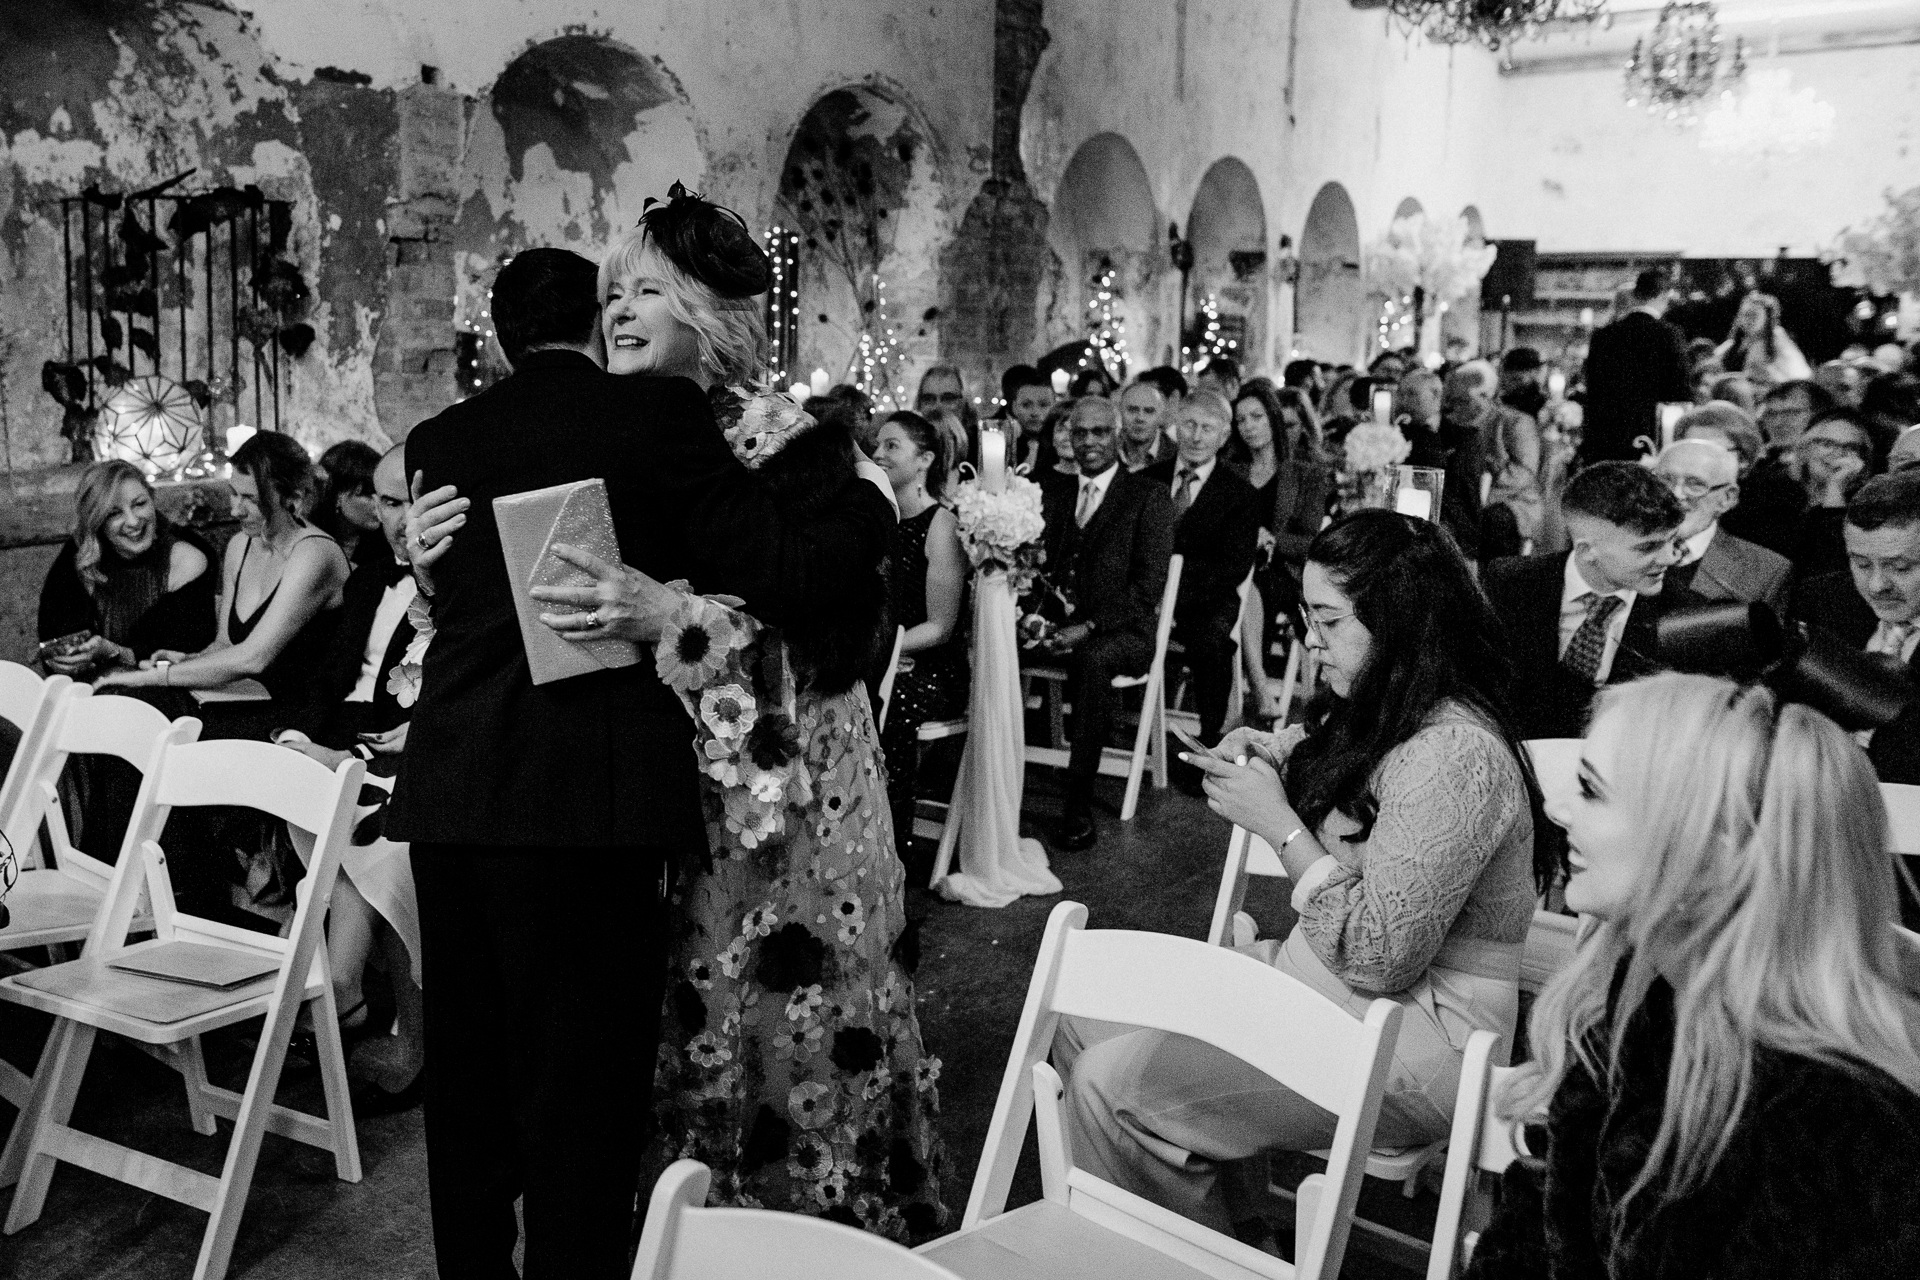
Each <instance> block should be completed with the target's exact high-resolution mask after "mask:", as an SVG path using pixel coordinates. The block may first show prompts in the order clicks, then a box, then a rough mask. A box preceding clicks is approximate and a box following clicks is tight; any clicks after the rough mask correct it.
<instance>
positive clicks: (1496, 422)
mask: <svg viewBox="0 0 1920 1280" xmlns="http://www.w3.org/2000/svg"><path fill="white" fill-rule="evenodd" d="M1499 389H1500V375H1499V374H1498V373H1496V372H1495V371H1494V368H1493V365H1492V364H1490V363H1489V362H1487V361H1485V360H1469V361H1467V362H1466V363H1465V364H1463V365H1461V366H1460V367H1459V368H1457V369H1455V370H1454V371H1453V372H1452V373H1450V374H1448V375H1447V378H1446V382H1445V384H1444V388H1443V392H1442V398H1441V420H1440V433H1441V438H1442V439H1443V440H1445V441H1446V442H1447V446H1448V456H1447V462H1446V473H1447V480H1446V486H1445V490H1444V492H1443V493H1442V495H1441V502H1440V511H1441V517H1440V518H1441V520H1442V522H1443V523H1445V524H1446V526H1447V528H1448V529H1449V530H1450V531H1451V532H1452V533H1453V535H1454V539H1455V540H1456V541H1457V542H1459V543H1460V546H1461V549H1462V550H1463V551H1466V552H1467V553H1468V554H1469V555H1470V556H1473V557H1474V558H1476V559H1482V560H1491V559H1498V558H1499V557H1501V556H1503V555H1518V554H1519V552H1520V548H1521V547H1522V546H1523V545H1525V544H1526V543H1527V542H1538V541H1539V539H1540V536H1541V531H1542V524H1543V522H1544V520H1545V517H1546V512H1545V504H1546V495H1545V492H1544V491H1543V489H1542V486H1541V463H1542V458H1541V440H1540V425H1539V423H1538V422H1537V421H1536V420H1535V419H1534V418H1533V417H1532V416H1531V415H1529V414H1526V413H1522V412H1521V411H1520V410H1518V409H1515V408H1513V407H1512V406H1510V405H1507V404H1505V403H1503V402H1501V400H1500V399H1499ZM1483 484H1484V485H1485V487H1486V499H1485V501H1484V502H1483V501H1482V500H1481V497H1480V494H1481V486H1482V485H1483Z"/></svg>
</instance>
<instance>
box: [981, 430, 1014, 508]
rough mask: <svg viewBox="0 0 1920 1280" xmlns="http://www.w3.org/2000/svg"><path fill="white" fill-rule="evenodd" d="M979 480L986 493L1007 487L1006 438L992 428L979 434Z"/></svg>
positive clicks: (996, 491) (997, 491)
mask: <svg viewBox="0 0 1920 1280" xmlns="http://www.w3.org/2000/svg"><path fill="white" fill-rule="evenodd" d="M980 480H981V483H982V484H983V485H985V486H986V490H987V492H988V493H999V492H1000V491H1001V490H1002V489H1004V488H1006V487H1007V438H1006V436H1004V435H1002V434H1001V433H1000V432H999V431H998V430H997V429H995V428H992V427H988V428H984V429H982V430H981V432H980Z"/></svg>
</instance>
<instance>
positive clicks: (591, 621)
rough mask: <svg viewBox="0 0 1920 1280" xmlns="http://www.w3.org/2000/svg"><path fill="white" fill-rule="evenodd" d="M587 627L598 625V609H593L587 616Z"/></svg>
mask: <svg viewBox="0 0 1920 1280" xmlns="http://www.w3.org/2000/svg"><path fill="white" fill-rule="evenodd" d="M587 625H588V626H589V627H598V626H599V625H600V611H599V610H598V609H595V610H594V611H593V612H592V613H589V614H588V615H587Z"/></svg>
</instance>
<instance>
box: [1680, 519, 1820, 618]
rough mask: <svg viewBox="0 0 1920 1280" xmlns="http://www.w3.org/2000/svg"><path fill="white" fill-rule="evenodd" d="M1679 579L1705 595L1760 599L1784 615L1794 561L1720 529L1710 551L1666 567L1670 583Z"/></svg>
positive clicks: (1694, 592)
mask: <svg viewBox="0 0 1920 1280" xmlns="http://www.w3.org/2000/svg"><path fill="white" fill-rule="evenodd" d="M1676 582H1677V583H1679V584H1680V585H1681V586H1683V587H1685V588H1687V589H1688V590H1689V591H1691V592H1693V594H1695V595H1697V596H1699V597H1701V598H1702V599H1706V600H1745V601H1749V602H1752V601H1758V602H1759V603H1761V604H1764V605H1766V606H1767V607H1768V608H1770V609H1772V610H1773V611H1774V613H1775V614H1776V615H1778V616H1779V617H1782V618H1785V617H1786V616H1787V592H1788V590H1789V588H1790V586H1791V584H1792V582H1793V562H1792V561H1790V560H1788V559H1787V558H1786V557H1785V556H1782V555H1776V554H1774V553H1773V552H1771V551H1769V550H1767V549H1766V548H1765V547H1757V546H1755V545H1754V544H1753V543H1751V542H1748V541H1746V540H1745V539H1744V538H1736V537H1734V536H1733V535H1732V534H1730V533H1728V532H1727V531H1726V530H1725V529H1721V530H1720V531H1719V532H1717V533H1715V534H1714V535H1713V541H1712V542H1709V543H1708V544H1707V554H1705V555H1704V556H1701V557H1700V559H1699V560H1698V561H1696V562H1695V563H1693V564H1690V565H1683V566H1680V567H1678V568H1674V569H1669V570H1668V571H1667V583H1668V585H1669V586H1671V585H1673V584H1674V583H1676Z"/></svg>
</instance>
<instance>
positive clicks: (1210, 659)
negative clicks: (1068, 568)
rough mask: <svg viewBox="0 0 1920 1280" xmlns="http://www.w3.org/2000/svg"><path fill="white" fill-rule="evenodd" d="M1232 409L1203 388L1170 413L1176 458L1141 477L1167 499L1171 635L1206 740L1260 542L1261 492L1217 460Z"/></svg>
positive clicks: (1221, 710) (1220, 716)
mask: <svg viewBox="0 0 1920 1280" xmlns="http://www.w3.org/2000/svg"><path fill="white" fill-rule="evenodd" d="M1232 413H1233V411H1232V410H1231V409H1230V408H1229V407H1228V406H1227V402H1226V400H1225V399H1224V398H1223V397H1222V396H1221V395H1220V394H1219V393H1218V392H1216V391H1213V390H1211V389H1208V388H1202V389H1200V390H1197V391H1194V392H1193V393H1191V394H1190V395H1188V396H1187V398H1186V399H1185V400H1183V401H1181V403H1180V405H1179V407H1178V408H1177V409H1176V410H1175V411H1174V418H1173V439H1174V443H1175V444H1176V445H1178V446H1179V450H1180V453H1179V457H1178V458H1169V459H1168V460H1167V461H1165V462H1161V463H1156V464H1155V465H1153V466H1151V467H1148V468H1147V469H1146V470H1145V471H1142V472H1141V473H1140V474H1141V475H1143V476H1145V477H1146V478H1147V479H1149V480H1151V481H1153V482H1154V483H1155V484H1157V485H1160V486H1162V487H1164V488H1165V489H1166V491H1167V494H1168V496H1169V498H1170V499H1171V500H1172V504H1173V514H1174V526H1173V551H1174V554H1175V555H1179V556H1181V557H1183V561H1182V566H1181V570H1180V596H1179V599H1178V600H1177V601H1176V602H1175V604H1174V607H1173V636H1174V639H1175V640H1177V641H1179V643H1180V647H1181V649H1182V650H1183V651H1184V660H1185V662H1186V665H1187V669H1188V670H1190V671H1191V672H1192V673H1193V692H1194V702H1195V703H1196V705H1197V707H1198V709H1199V712H1200V736H1201V738H1202V739H1204V740H1205V741H1207V742H1212V741H1214V740H1215V739H1216V738H1218V737H1219V736H1220V728H1221V726H1222V725H1223V724H1224V723H1225V722H1226V718H1227V702H1228V700H1229V699H1230V698H1231V697H1232V694H1233V660H1234V637H1235V636H1236V635H1237V634H1238V633H1239V629H1240V584H1241V582H1243V581H1245V579H1246V577H1247V574H1248V573H1250V572H1252V570H1253V556H1254V549H1255V547H1256V545H1257V544H1258V543H1259V540H1260V514H1261V513H1260V495H1259V493H1258V492H1257V491H1256V490H1255V489H1254V487H1253V486H1252V485H1250V484H1248V483H1247V482H1246V481H1245V480H1244V479H1242V478H1241V477H1240V476H1238V475H1236V474H1235V473H1234V472H1233V471H1231V470H1229V469H1228V468H1226V467H1224V466H1222V465H1221V464H1220V459H1219V455H1220V449H1221V446H1222V445H1224V444H1226V442H1227V437H1228V436H1229V435H1231V434H1232V433H1233V421H1232ZM1189 769H1191V766H1187V765H1184V764H1183V765H1181V766H1180V768H1179V769H1177V770H1176V771H1175V772H1176V775H1178V776H1180V777H1182V779H1183V781H1182V789H1183V790H1191V791H1198V790H1199V786H1200V782H1199V771H1198V770H1197V769H1195V770H1191V772H1190V773H1188V772H1185V771H1186V770H1189Z"/></svg>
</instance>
